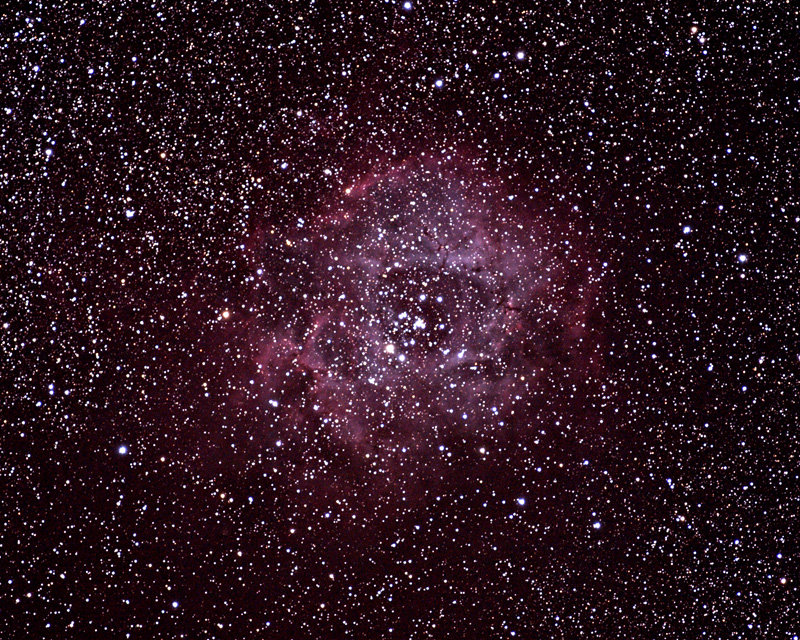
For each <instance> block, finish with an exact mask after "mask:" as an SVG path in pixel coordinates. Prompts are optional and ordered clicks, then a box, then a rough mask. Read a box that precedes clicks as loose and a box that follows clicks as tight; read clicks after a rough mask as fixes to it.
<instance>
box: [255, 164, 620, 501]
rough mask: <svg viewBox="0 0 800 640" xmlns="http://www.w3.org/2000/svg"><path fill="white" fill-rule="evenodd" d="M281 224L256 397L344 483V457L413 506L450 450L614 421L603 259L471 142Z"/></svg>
mask: <svg viewBox="0 0 800 640" xmlns="http://www.w3.org/2000/svg"><path fill="white" fill-rule="evenodd" d="M285 227H288V228H289V229H290V231H288V232H287V231H285V230H282V231H276V230H275V229H273V228H265V229H261V230H260V232H259V233H257V234H254V237H253V242H252V246H251V255H252V259H253V260H254V261H255V263H256V264H255V265H254V266H255V267H256V268H257V270H258V273H259V274H261V278H262V279H261V280H259V281H257V282H256V286H255V290H256V291H257V292H258V296H259V305H258V306H259V308H261V309H263V310H265V312H264V313H261V314H258V315H257V318H256V322H255V323H254V325H253V326H254V327H255V328H254V329H253V335H252V336H251V340H252V341H253V342H254V344H256V345H257V347H256V348H255V350H254V352H255V356H254V360H255V363H256V368H257V370H258V378H259V381H260V385H259V386H260V388H261V393H260V394H258V395H257V397H256V399H255V400H254V401H255V402H256V403H258V404H259V405H260V406H261V408H262V409H263V418H262V420H263V426H264V431H263V432H262V435H263V433H268V434H269V436H270V437H271V438H272V439H274V440H275V441H278V442H280V443H281V444H283V443H287V444H289V443H295V444H296V445H300V443H301V442H305V443H313V445H312V449H313V450H314V451H315V452H317V454H318V452H319V451H320V446H319V445H320V444H321V443H322V444H323V445H324V447H323V448H324V449H325V450H327V451H328V452H329V453H330V454H331V455H332V457H333V459H334V460H337V461H339V462H338V463H334V464H333V466H332V468H331V471H330V474H329V475H328V477H331V475H332V476H333V477H334V478H335V480H336V484H337V486H338V487H339V488H340V489H341V488H342V485H341V483H342V478H341V477H337V476H338V474H340V473H344V469H345V467H346V468H347V474H346V477H347V478H348V480H347V481H346V482H349V481H353V479H354V478H355V480H356V481H358V482H359V483H360V482H363V481H364V480H365V478H364V474H369V475H370V476H375V478H374V479H373V480H370V483H369V485H370V486H369V493H370V494H372V495H373V496H376V495H385V491H386V490H389V489H390V488H391V491H392V492H395V491H396V490H397V489H400V492H401V493H402V494H403V499H406V497H407V495H406V494H407V493H408V492H409V490H411V493H412V494H416V493H417V491H416V490H415V487H416V485H417V484H418V483H429V482H430V481H431V480H432V479H433V478H438V477H439V472H440V470H439V468H438V466H437V465H436V464H435V463H432V460H433V459H434V458H436V455H434V453H436V454H437V455H438V452H440V451H442V450H444V449H445V448H448V449H449V448H453V447H455V448H461V449H464V450H465V451H466V450H471V451H472V454H473V455H474V456H476V457H481V456H482V455H483V454H484V453H485V452H486V447H485V446H484V445H485V444H486V443H489V442H491V443H493V444H497V443H512V442H513V443H517V444H524V443H528V442H530V443H531V444H532V443H534V442H535V443H536V444H537V445H542V444H543V443H547V442H550V441H551V438H552V437H553V434H552V433H551V432H550V429H553V431H554V432H559V431H560V432H563V431H565V430H566V431H570V430H573V429H574V430H575V432H576V438H578V439H579V438H580V437H581V434H585V433H584V432H586V431H587V430H595V429H596V428H597V427H598V426H599V423H602V418H601V417H600V413H599V410H598V409H599V407H598V398H599V394H600V392H601V390H602V388H604V387H603V363H602V359H601V355H600V354H601V348H600V347H601V344H602V341H603V331H602V327H603V315H604V312H603V308H604V300H603V286H604V281H603V279H604V269H605V268H606V267H607V266H608V265H607V264H604V263H603V262H602V261H601V260H600V259H599V257H598V256H597V255H596V253H593V252H592V248H591V246H590V242H591V240H590V234H589V233H587V232H586V231H585V230H584V229H581V228H580V227H579V226H577V225H576V224H575V223H574V222H572V221H570V217H569V215H568V212H564V211H559V210H558V209H557V208H554V207H552V206H551V207H547V206H545V205H544V204H543V203H542V202H541V201H540V199H538V198H537V197H536V193H535V188H534V187H530V188H529V189H528V190H527V192H526V191H525V190H524V189H520V190H519V191H513V192H512V191H511V190H510V189H509V188H508V186H507V185H504V183H503V181H502V180H501V179H500V177H499V176H498V174H497V173H496V172H495V173H493V172H492V171H490V170H489V169H487V168H485V167H484V166H483V164H482V162H481V161H480V159H479V158H477V157H475V156H474V155H469V154H467V153H466V152H461V153H457V154H452V155H447V156H444V155H442V156H438V155H436V154H429V155H427V156H426V155H425V154H424V153H421V154H419V155H418V156H415V157H412V158H408V159H405V160H404V161H401V162H396V163H390V162H386V163H384V164H382V165H381V166H379V167H376V168H374V169H373V170H371V171H370V172H368V174H367V175H365V176H361V177H360V178H357V179H355V180H353V182H352V184H351V186H348V187H346V188H345V189H344V190H343V192H341V193H337V194H336V195H335V196H331V197H330V199H329V200H328V201H323V202H321V203H320V204H319V206H318V207H317V208H315V209H312V210H309V211H307V212H306V213H305V214H302V215H299V216H298V217H297V219H296V220H295V221H294V224H292V225H286V226H285ZM487 446H488V445H487ZM345 461H346V462H345ZM339 465H341V468H338V467H339ZM327 484H328V481H327V480H326V486H327ZM345 486H347V485H346V483H345ZM395 497H396V496H395Z"/></svg>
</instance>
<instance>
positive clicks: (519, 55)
mask: <svg viewBox="0 0 800 640" xmlns="http://www.w3.org/2000/svg"><path fill="white" fill-rule="evenodd" d="M524 59H525V52H524V51H517V60H524Z"/></svg>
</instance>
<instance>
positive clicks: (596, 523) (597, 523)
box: [592, 522, 602, 529]
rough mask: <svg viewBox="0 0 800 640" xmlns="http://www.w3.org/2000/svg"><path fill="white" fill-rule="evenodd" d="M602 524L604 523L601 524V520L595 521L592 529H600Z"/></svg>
mask: <svg viewBox="0 0 800 640" xmlns="http://www.w3.org/2000/svg"><path fill="white" fill-rule="evenodd" d="M601 526H602V525H601V524H600V523H599V522H595V523H594V524H593V525H592V529H599V528H600V527H601Z"/></svg>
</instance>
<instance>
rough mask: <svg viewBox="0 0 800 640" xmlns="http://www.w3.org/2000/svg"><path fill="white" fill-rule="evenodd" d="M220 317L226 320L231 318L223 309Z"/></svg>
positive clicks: (228, 312) (229, 313)
mask: <svg viewBox="0 0 800 640" xmlns="http://www.w3.org/2000/svg"><path fill="white" fill-rule="evenodd" d="M222 317H223V318H225V319H226V320H227V319H228V318H230V317H231V312H230V311H228V310H227V309H225V311H223V312H222Z"/></svg>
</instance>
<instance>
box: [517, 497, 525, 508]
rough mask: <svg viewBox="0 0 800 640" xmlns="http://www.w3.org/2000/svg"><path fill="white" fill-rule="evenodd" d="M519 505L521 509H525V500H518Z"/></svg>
mask: <svg viewBox="0 0 800 640" xmlns="http://www.w3.org/2000/svg"><path fill="white" fill-rule="evenodd" d="M517 504H518V505H519V506H520V507H524V506H525V498H517Z"/></svg>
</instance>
